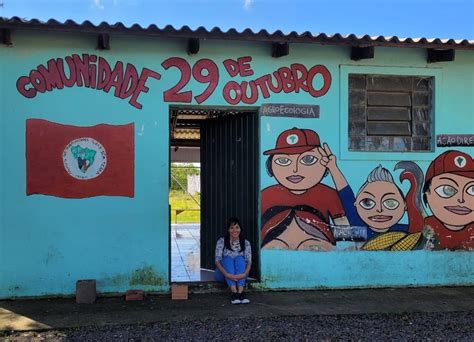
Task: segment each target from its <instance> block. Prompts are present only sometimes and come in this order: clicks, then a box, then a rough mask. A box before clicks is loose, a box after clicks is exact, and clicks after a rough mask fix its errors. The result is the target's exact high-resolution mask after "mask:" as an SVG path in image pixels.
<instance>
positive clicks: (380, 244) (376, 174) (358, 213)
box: [320, 146, 423, 250]
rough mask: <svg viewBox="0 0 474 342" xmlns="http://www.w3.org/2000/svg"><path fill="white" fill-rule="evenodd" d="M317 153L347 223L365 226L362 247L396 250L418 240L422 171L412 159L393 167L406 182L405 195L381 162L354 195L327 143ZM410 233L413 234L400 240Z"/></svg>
mask: <svg viewBox="0 0 474 342" xmlns="http://www.w3.org/2000/svg"><path fill="white" fill-rule="evenodd" d="M320 153H322V155H323V157H322V163H323V164H324V165H326V166H327V168H328V170H329V171H330V172H331V175H332V177H333V180H334V183H335V185H336V189H337V190H338V194H339V198H340V199H341V202H342V204H343V207H344V210H345V213H346V217H347V219H348V220H349V224H350V225H351V226H357V227H366V229H367V243H366V244H365V245H364V247H365V248H364V247H363V248H362V249H370V250H379V249H392V250H397V248H398V247H400V246H403V249H411V248H413V247H415V245H416V244H417V243H418V242H420V240H421V231H422V230H423V214H422V209H421V204H420V197H421V186H422V183H423V172H422V171H421V169H420V168H419V167H418V166H417V165H416V164H415V163H413V162H399V163H398V164H397V165H396V166H395V169H403V171H402V173H401V175H400V180H401V181H403V180H405V179H406V180H408V181H409V182H410V190H409V191H408V193H407V196H406V197H405V196H404V194H403V192H402V190H401V189H400V188H399V187H398V186H397V185H396V184H395V181H394V179H393V176H392V174H391V173H390V171H389V170H387V169H386V168H384V167H382V165H378V166H377V167H376V168H375V169H373V170H372V171H371V172H370V173H369V175H368V177H367V180H366V181H365V183H364V184H363V185H362V186H361V187H360V189H359V191H358V192H357V195H354V192H353V190H352V188H351V186H350V185H349V184H348V183H347V181H346V179H345V177H344V175H343V174H342V172H341V170H340V169H339V167H338V166H337V163H336V157H335V156H334V155H333V154H332V153H331V151H330V149H329V147H327V146H325V147H324V148H320ZM405 212H407V214H408V224H403V223H400V220H401V219H402V217H403V216H404V215H405ZM410 234H416V235H415V236H410V237H409V240H404V239H406V238H408V235H410ZM381 235H384V236H383V237H381ZM402 241H403V242H402ZM407 241H410V243H407ZM397 243H398V245H397Z"/></svg>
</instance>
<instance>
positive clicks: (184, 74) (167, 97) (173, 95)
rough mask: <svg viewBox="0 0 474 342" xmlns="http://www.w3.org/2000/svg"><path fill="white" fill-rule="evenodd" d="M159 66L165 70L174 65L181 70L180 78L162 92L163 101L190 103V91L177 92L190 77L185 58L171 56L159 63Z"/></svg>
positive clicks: (189, 68)
mask: <svg viewBox="0 0 474 342" xmlns="http://www.w3.org/2000/svg"><path fill="white" fill-rule="evenodd" d="M161 66H162V67H163V68H165V70H168V69H169V68H171V67H175V68H178V70H179V71H180V72H181V78H180V79H179V81H178V83H176V85H175V86H174V87H172V88H170V89H169V90H167V91H165V92H164V93H163V100H164V101H165V102H185V103H190V102H191V101H192V98H193V94H192V92H190V91H183V92H181V93H180V92H179V91H180V90H181V89H183V88H184V87H185V86H186V85H187V84H188V82H189V80H190V79H191V67H190V66H189V63H188V62H186V60H185V59H183V58H180V57H172V58H168V59H167V60H166V61H164V62H163V63H161Z"/></svg>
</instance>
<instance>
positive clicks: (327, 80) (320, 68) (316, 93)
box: [306, 65, 331, 97]
mask: <svg viewBox="0 0 474 342" xmlns="http://www.w3.org/2000/svg"><path fill="white" fill-rule="evenodd" d="M318 74H320V75H321V76H322V77H323V85H322V86H321V89H319V90H316V89H314V87H313V80H314V77H315V76H316V75H318ZM306 84H307V86H308V89H309V93H310V94H311V96H313V97H320V96H323V95H325V94H326V93H327V92H328V90H329V88H330V87H331V73H330V72H329V70H328V69H327V68H326V67H325V66H324V65H315V66H314V67H312V68H311V69H309V72H308V77H307V79H306Z"/></svg>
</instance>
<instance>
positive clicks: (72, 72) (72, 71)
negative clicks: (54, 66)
mask: <svg viewBox="0 0 474 342" xmlns="http://www.w3.org/2000/svg"><path fill="white" fill-rule="evenodd" d="M65 59H66V63H67V65H68V67H69V78H67V77H66V74H65V70H64V64H63V63H62V60H61V64H62V68H61V69H62V71H63V72H62V73H61V79H62V81H63V83H64V85H65V86H66V87H72V86H73V85H74V83H76V67H75V65H74V60H73V59H72V58H71V57H70V56H67V57H66V58H65ZM59 60H60V59H59ZM59 60H58V62H59ZM60 72H61V70H60Z"/></svg>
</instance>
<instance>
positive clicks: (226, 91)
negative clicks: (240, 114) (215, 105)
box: [222, 81, 242, 105]
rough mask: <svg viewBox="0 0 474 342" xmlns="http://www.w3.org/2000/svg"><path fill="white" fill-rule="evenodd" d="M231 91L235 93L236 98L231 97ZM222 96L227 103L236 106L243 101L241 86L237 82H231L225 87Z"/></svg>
mask: <svg viewBox="0 0 474 342" xmlns="http://www.w3.org/2000/svg"><path fill="white" fill-rule="evenodd" d="M231 91H234V93H235V97H234V98H232V96H231V95H230V92H231ZM222 95H223V96H224V99H225V100H226V102H227V103H229V104H231V105H236V104H237V103H239V102H240V100H241V99H242V90H241V89H240V86H239V84H238V83H237V82H234V81H229V82H227V84H226V85H225V86H224V89H223V90H222Z"/></svg>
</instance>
